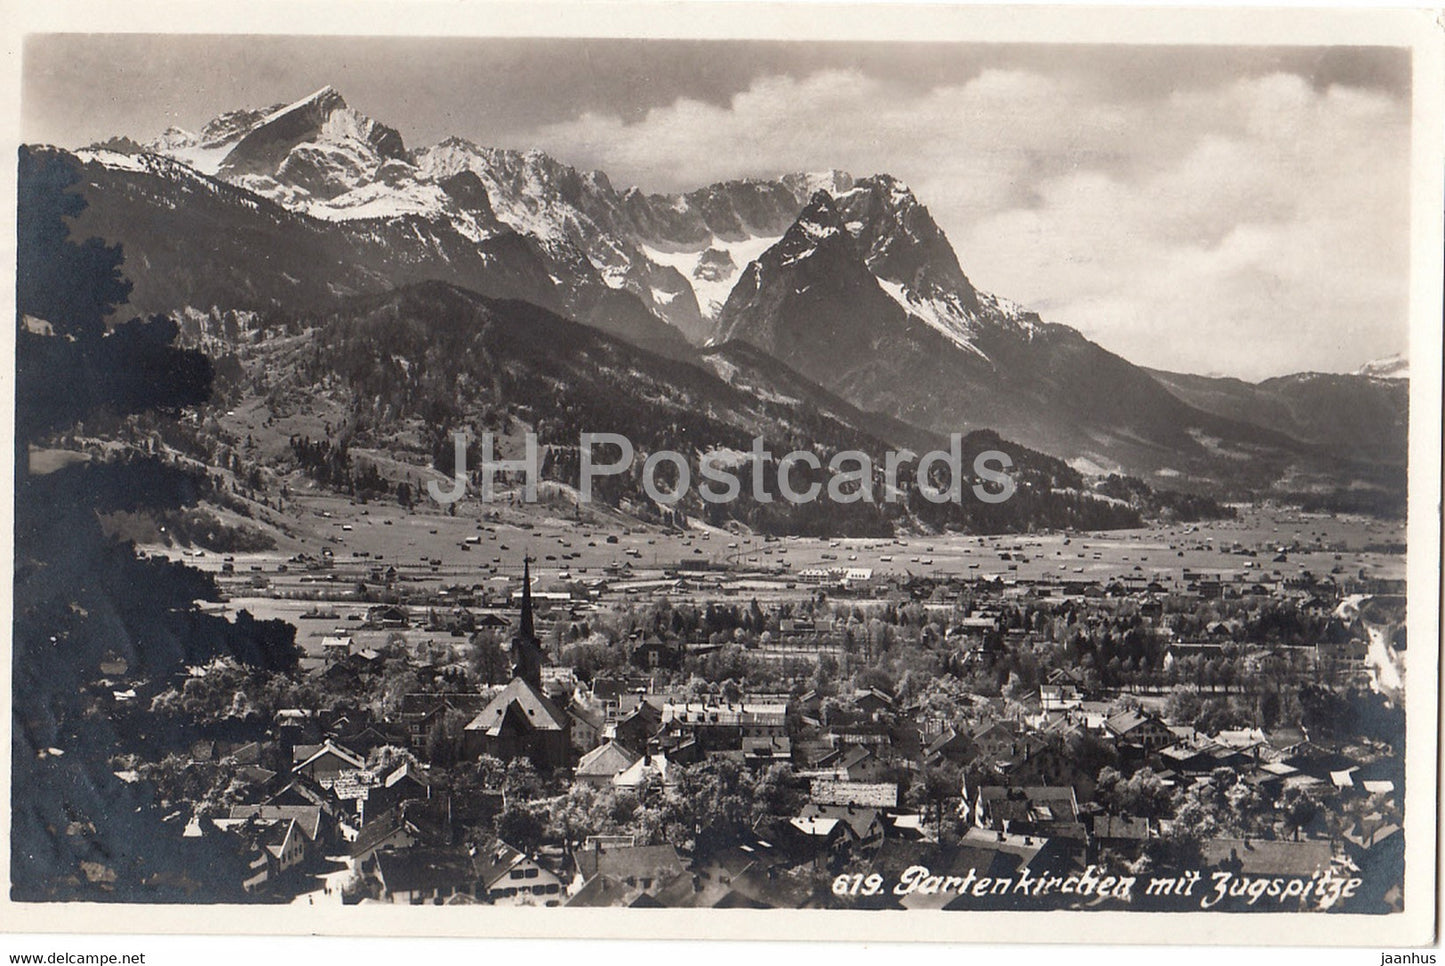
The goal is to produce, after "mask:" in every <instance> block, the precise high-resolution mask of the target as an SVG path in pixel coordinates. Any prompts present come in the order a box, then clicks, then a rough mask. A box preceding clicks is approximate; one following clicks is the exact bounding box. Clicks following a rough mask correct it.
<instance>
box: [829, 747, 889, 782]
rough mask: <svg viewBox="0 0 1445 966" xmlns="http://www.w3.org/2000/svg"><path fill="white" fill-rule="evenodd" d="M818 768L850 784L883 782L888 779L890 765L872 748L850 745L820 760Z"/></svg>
mask: <svg viewBox="0 0 1445 966" xmlns="http://www.w3.org/2000/svg"><path fill="white" fill-rule="evenodd" d="M818 768H819V769H826V770H829V771H832V772H833V773H834V774H835V775H838V776H840V777H846V779H847V780H848V781H850V782H881V781H885V780H886V779H887V778H888V771H889V769H888V763H887V762H885V761H883V760H882V759H881V758H879V757H878V754H877V753H876V752H874V750H873V749H872V748H869V747H865V746H860V745H850V746H845V747H843V748H839V749H838V750H836V751H834V752H833V753H832V754H830V755H825V756H824V757H822V758H820V759H819V760H818Z"/></svg>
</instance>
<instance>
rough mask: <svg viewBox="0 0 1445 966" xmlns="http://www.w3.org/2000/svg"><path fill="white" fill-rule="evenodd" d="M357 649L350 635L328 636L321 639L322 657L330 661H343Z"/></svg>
mask: <svg viewBox="0 0 1445 966" xmlns="http://www.w3.org/2000/svg"><path fill="white" fill-rule="evenodd" d="M355 647H356V642H355V641H353V640H352V639H351V637H350V635H345V636H340V635H333V634H328V635H326V636H325V637H323V638H321V655H322V656H323V657H324V658H326V660H328V661H343V660H345V659H346V658H348V657H350V656H351V652H352V650H353V649H354V648H355Z"/></svg>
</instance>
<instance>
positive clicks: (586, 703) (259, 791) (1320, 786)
mask: <svg viewBox="0 0 1445 966" xmlns="http://www.w3.org/2000/svg"><path fill="white" fill-rule="evenodd" d="M1147 592H1148V591H1147V590H1146V591H1145V593H1147ZM519 604H520V607H521V616H520V621H519V623H518V626H517V628H516V632H515V636H514V637H513V639H512V645H511V655H510V657H511V678H510V680H509V681H508V682H507V683H505V684H503V685H499V686H494V687H489V688H481V689H468V688H461V687H451V686H449V685H450V682H448V681H447V680H446V677H445V675H444V674H443V675H441V676H440V677H438V678H437V682H436V683H437V685H438V686H437V687H436V688H435V689H434V690H428V691H420V692H417V693H408V694H406V695H404V696H403V697H402V699H401V700H400V702H399V703H398V704H397V711H396V712H395V713H394V714H391V715H372V714H369V713H367V712H365V711H364V710H363V711H358V710H347V711H340V710H319V709H312V708H304V707H297V708H287V709H283V710H282V711H280V712H279V713H278V714H277V716H276V719H275V721H274V724H273V727H272V728H271V731H270V736H269V737H268V739H267V740H265V741H260V742H249V743H246V744H241V745H235V746H226V745H225V743H223V742H212V743H209V745H210V746H209V747H208V748H201V749H200V750H199V751H197V753H196V754H197V756H198V757H201V758H206V757H209V758H210V759H212V760H219V759H222V758H224V759H225V760H227V761H228V762H229V763H231V764H233V765H235V766H236V769H237V770H236V772H235V778H234V780H233V783H232V786H231V792H232V793H233V795H234V797H235V798H236V799H238V801H237V802H236V803H234V804H229V805H227V806H226V807H225V808H223V809H221V810H216V809H209V810H206V812H205V814H204V815H201V814H200V811H199V810H198V814H197V815H196V816H195V817H193V818H192V819H191V820H190V821H189V823H188V824H187V825H186V827H185V830H184V832H183V833H182V834H183V835H184V836H185V837H188V838H193V839H200V840H202V841H203V842H204V843H205V847H206V848H212V849H218V850H223V851H227V852H231V853H234V854H236V855H238V856H240V857H241V860H242V865H243V866H244V868H245V870H246V871H245V873H244V877H243V881H242V882H241V883H240V885H241V887H242V888H244V889H245V890H246V891H248V892H251V893H254V894H256V895H258V896H267V897H272V898H276V897H287V896H294V895H297V894H301V893H304V892H306V891H308V890H309V889H312V888H313V887H314V884H315V883H316V882H317V881H319V880H317V879H316V874H317V871H318V870H326V869H329V870H330V872H331V874H330V875H328V876H327V877H326V878H325V880H324V881H325V882H326V883H327V885H326V886H325V887H324V890H325V891H330V890H332V889H333V888H336V889H341V888H343V883H344V890H345V892H346V895H347V898H348V899H356V900H359V901H379V902H393V903H412V904H416V903H491V904H535V905H549V906H557V905H578V906H618V905H629V906H661V907H689V908H698V907H748V908H765V907H771V908H779V907H782V908H803V907H810V906H833V905H837V904H839V901H840V900H839V897H838V896H837V895H835V894H834V892H833V891H832V890H831V889H830V888H829V883H831V882H832V881H834V879H835V878H836V877H837V876H838V875H853V874H862V875H863V876H864V877H865V878H866V877H867V876H870V875H873V874H875V873H876V874H878V875H880V876H883V877H884V878H885V879H887V880H889V881H896V880H897V877H898V876H899V875H900V874H902V872H903V871H904V870H905V869H906V868H909V867H911V866H916V865H923V866H926V867H928V868H929V869H931V870H933V871H935V872H938V873H939V874H957V875H959V876H963V875H966V874H967V873H968V870H974V871H975V873H976V874H978V875H982V874H984V871H983V870H988V875H989V876H991V877H993V878H1000V877H1014V878H1017V877H1019V876H1024V877H1025V878H1027V877H1028V876H1035V877H1037V876H1067V875H1070V874H1080V873H1082V872H1084V871H1085V870H1088V869H1091V868H1104V867H1112V868H1116V869H1123V868H1132V867H1137V866H1138V864H1139V863H1140V861H1141V858H1142V857H1143V856H1144V855H1145V854H1146V852H1147V851H1148V849H1149V847H1150V844H1151V842H1154V841H1157V840H1159V839H1161V838H1162V837H1166V836H1169V835H1170V834H1172V833H1173V832H1174V831H1177V830H1175V829H1172V828H1171V823H1173V822H1174V821H1176V819H1174V818H1173V817H1172V816H1171V815H1168V814H1165V813H1162V812H1160V811H1159V810H1157V809H1151V808H1148V807H1140V808H1136V809H1135V810H1133V811H1132V812H1131V811H1130V810H1128V809H1126V808H1121V807H1120V806H1119V805H1118V802H1117V800H1115V799H1114V798H1112V797H1110V796H1106V795H1102V794H1100V791H1099V788H1098V787H1097V786H1098V783H1099V781H1100V770H1099V767H1098V760H1100V757H1099V756H1100V755H1101V754H1102V755H1103V756H1104V757H1106V758H1107V760H1108V761H1110V762H1113V763H1114V766H1115V767H1116V768H1117V769H1118V772H1119V773H1120V774H1121V775H1131V774H1137V773H1139V772H1140V771H1141V770H1144V769H1147V770H1148V774H1149V775H1151V776H1152V777H1153V780H1156V781H1157V782H1158V784H1159V785H1160V786H1162V787H1163V788H1165V789H1167V790H1169V791H1170V793H1174V792H1177V791H1178V790H1181V789H1189V788H1191V787H1192V786H1196V785H1202V784H1207V783H1211V782H1216V783H1217V782H1219V781H1220V776H1221V774H1222V773H1223V774H1226V775H1227V776H1228V784H1229V787H1231V788H1237V789H1242V790H1243V791H1236V792H1232V793H1231V794H1243V792H1244V791H1247V792H1248V793H1251V794H1253V795H1255V796H1257V798H1258V800H1260V801H1263V802H1266V803H1279V802H1282V801H1285V800H1286V799H1287V798H1288V797H1289V796H1290V794H1295V795H1296V796H1297V795H1298V794H1300V793H1304V794H1308V795H1310V796H1312V797H1313V798H1314V799H1315V800H1319V801H1325V800H1328V801H1331V802H1335V803H1341V802H1344V803H1348V802H1351V801H1353V802H1356V803H1357V804H1359V805H1361V806H1365V805H1368V808H1364V807H1361V808H1356V809H1354V810H1353V811H1351V812H1350V813H1349V814H1350V815H1351V816H1352V818H1351V820H1350V821H1349V822H1348V823H1346V824H1345V825H1344V826H1342V827H1332V826H1329V825H1328V823H1326V821H1325V812H1324V810H1320V811H1318V812H1316V813H1314V814H1312V815H1307V816H1305V818H1304V819H1303V820H1302V821H1301V822H1300V823H1299V824H1298V825H1297V826H1296V827H1294V828H1292V829H1289V830H1287V831H1286V830H1285V829H1283V827H1279V828H1274V829H1268V830H1264V831H1263V832H1262V833H1261V834H1259V835H1257V836H1255V837H1252V838H1251V837H1243V836H1239V835H1234V836H1230V835H1223V834H1220V835H1213V836H1209V837H1206V838H1205V839H1204V841H1202V842H1201V843H1199V860H1198V861H1199V863H1201V868H1203V869H1205V870H1207V869H1210V868H1219V869H1229V870H1235V871H1239V872H1241V873H1242V874H1245V875H1250V876H1263V877H1274V876H1297V877H1305V878H1308V877H1311V876H1321V875H1327V874H1330V875H1346V874H1348V875H1363V876H1367V877H1368V875H1369V873H1370V872H1371V870H1389V869H1390V868H1393V866H1394V865H1395V864H1397V863H1398V862H1399V861H1400V855H1401V854H1402V849H1403V846H1402V842H1403V836H1402V832H1401V828H1400V819H1399V808H1398V804H1399V802H1400V800H1401V797H1400V794H1401V792H1402V787H1401V786H1402V781H1403V778H1402V773H1403V768H1402V766H1401V764H1400V762H1399V761H1398V759H1397V758H1395V757H1392V756H1390V755H1388V754H1383V753H1382V754H1369V753H1360V752H1358V751H1356V752H1354V753H1349V752H1346V751H1344V750H1342V749H1341V748H1340V747H1338V746H1322V745H1319V744H1316V743H1315V742H1312V741H1311V740H1310V739H1309V737H1308V736H1307V735H1305V734H1303V733H1302V732H1300V731H1299V729H1297V728H1280V729H1272V730H1266V729H1263V728H1236V729H1220V730H1217V731H1214V732H1212V733H1202V732H1200V731H1196V730H1195V729H1194V728H1193V727H1191V726H1188V725H1186V724H1181V723H1178V722H1171V721H1169V720H1167V719H1166V718H1165V717H1164V716H1163V714H1161V713H1160V712H1159V711H1157V710H1149V709H1148V707H1146V706H1144V705H1142V704H1141V703H1140V702H1139V701H1137V700H1135V699H1133V697H1132V696H1131V695H1129V694H1127V693H1125V694H1121V693H1119V692H1117V691H1105V690H1103V689H1101V688H1099V687H1097V686H1096V685H1091V684H1090V682H1089V681H1088V680H1087V679H1086V677H1085V676H1084V675H1082V674H1080V673H1077V672H1076V671H1074V670H1070V669H1064V668H1054V669H1052V670H1051V671H1050V672H1049V673H1048V674H1047V676H1046V677H1045V678H1044V679H1043V680H1041V681H1040V683H1039V685H1038V687H1037V691H1036V694H1035V696H1034V697H1035V700H1033V701H1030V702H1027V703H1023V702H1011V703H1007V704H1005V703H1002V702H996V703H994V704H992V705H988V704H987V703H986V702H980V704H979V707H977V708H974V709H970V711H969V712H968V713H966V714H961V715H960V714H953V715H949V714H940V713H938V712H937V711H936V710H934V709H931V708H930V707H928V706H927V705H926V703H925V702H923V701H921V700H917V699H915V700H913V701H911V702H910V701H904V700H900V699H899V698H898V697H896V696H895V695H894V694H892V693H890V692H889V691H888V690H885V689H882V688H878V687H870V688H857V689H855V690H853V691H851V692H845V693H842V694H830V695H827V696H824V695H823V694H821V693H819V692H818V691H816V690H801V691H799V690H797V689H795V690H793V691H789V692H787V693H771V694H770V693H737V694H729V695H723V694H702V695H698V694H695V693H687V692H685V691H683V690H680V689H676V688H668V687H660V688H659V687H654V679H655V678H654V676H653V675H650V674H649V673H648V671H649V670H651V669H656V668H657V667H659V666H670V665H672V664H674V663H675V661H676V659H677V658H678V655H679V654H680V653H682V652H683V651H685V649H686V648H685V645H683V644H681V643H679V642H674V641H666V640H663V639H662V638H660V637H657V636H643V637H641V638H639V639H638V640H636V641H635V642H633V645H632V646H633V649H634V651H635V652H636V653H635V660H634V661H633V671H632V672H631V673H628V672H616V673H608V674H597V675H595V676H593V677H592V679H591V680H590V681H588V682H586V683H585V684H584V683H581V682H579V681H578V680H577V678H576V677H575V676H574V675H572V674H571V673H570V672H569V671H568V670H567V669H563V668H557V667H549V666H547V664H548V662H547V658H546V656H545V655H544V653H543V650H542V647H541V645H540V643H539V639H538V636H537V632H536V627H535V625H534V616H533V603H532V598H531V593H530V580H524V583H523V590H522V593H521V594H520V600H519ZM999 606H1002V603H1001V602H1000V603H999V604H998V605H995V607H996V608H997V607H999ZM999 614H1000V611H999V610H997V609H994V610H990V609H989V608H987V607H985V608H982V609H979V610H977V611H975V612H974V613H973V614H972V615H970V616H968V617H963V618H959V619H957V620H956V621H955V622H954V626H953V627H952V629H951V632H950V638H951V639H953V640H955V641H956V642H958V644H959V647H960V648H961V649H962V650H963V652H964V653H965V654H978V653H981V652H982V651H983V650H986V649H987V647H989V646H998V644H997V641H998V640H999V635H998V634H997V631H998V629H999V627H1000V620H999ZM373 616H374V617H375V618H376V619H378V620H385V619H387V618H388V617H396V616H397V615H395V614H387V613H383V612H381V610H378V612H377V613H376V614H375V615H373ZM800 630H801V632H804V633H806V632H808V631H810V630H812V625H811V624H808V625H805V626H803V627H801V628H800ZM989 642H993V643H992V644H990V643H989ZM325 646H326V647H328V648H333V647H334V648H335V649H336V650H337V651H338V652H343V651H344V652H345V654H344V656H342V655H341V654H340V653H338V655H337V656H336V657H335V659H333V660H329V661H328V662H327V663H326V670H325V671H323V674H324V673H334V672H333V671H332V670H331V669H334V668H337V667H346V668H348V669H350V670H349V672H348V673H356V674H362V673H364V672H365V670H366V666H367V665H369V664H373V663H376V662H383V663H384V658H382V657H381V656H380V655H377V654H368V653H366V652H365V651H359V652H358V651H356V650H355V649H354V648H353V647H348V646H347V644H346V642H345V640H344V639H341V640H336V641H332V640H331V639H330V638H328V639H327V641H326V643H325ZM1186 646H1187V645H1186ZM1000 708H1002V710H1000ZM448 722H450V723H452V724H451V725H450V727H452V728H454V729H455V728H456V726H457V725H459V726H460V727H459V729H457V730H459V733H458V734H450V735H445V736H444V737H445V738H446V739H447V741H448V742H449V745H448V747H449V748H450V749H451V750H450V752H449V754H450V755H452V756H453V758H454V759H455V760H454V761H452V762H449V765H454V764H455V763H456V762H461V763H466V762H470V761H476V760H478V759H481V758H483V756H488V757H490V758H492V759H497V760H500V761H501V762H503V763H507V762H512V761H517V760H520V759H525V760H526V761H527V762H529V763H530V765H531V766H532V767H533V768H534V769H535V770H536V771H537V772H538V773H540V774H542V775H543V776H546V777H547V778H548V779H549V780H550V781H554V782H557V781H560V782H562V783H565V784H566V785H569V786H581V785H585V786H589V787H591V788H592V789H595V790H597V791H598V792H611V793H619V794H620V793H629V794H632V795H634V796H648V797H649V801H651V802H654V803H656V802H658V801H665V800H666V798H667V797H668V796H672V795H678V794H683V792H681V791H680V790H679V789H680V788H681V787H682V786H683V785H684V776H685V775H686V774H687V772H688V770H689V769H693V768H696V767H697V766H699V765H703V764H705V763H708V762H713V761H726V762H729V763H730V764H731V765H734V766H736V767H737V768H739V769H742V770H745V771H746V772H747V773H749V774H751V775H753V776H755V777H759V776H763V775H766V774H769V773H770V771H771V770H772V769H773V768H774V766H779V765H785V766H787V772H788V775H789V780H790V781H792V782H793V783H794V784H795V786H796V787H797V788H798V789H799V790H800V794H799V795H798V796H797V798H796V800H795V801H793V802H792V803H791V804H790V805H789V807H788V808H787V809H786V810H783V811H777V812H768V813H767V814H762V815H760V816H759V817H757V818H756V819H755V820H754V821H752V822H751V823H750V825H749V827H748V828H747V830H746V831H745V832H742V833H740V834H738V835H735V836H734V840H733V841H730V842H727V843H723V844H722V845H720V846H714V847H713V848H710V849H709V850H708V852H707V854H706V855H703V854H689V853H688V852H687V851H684V850H682V849H680V847H679V845H674V844H659V842H658V841H657V836H651V837H646V836H642V835H639V834H614V835H602V834H586V835H578V836H577V837H575V838H573V837H571V836H570V831H571V830H562V834H561V839H562V841H561V843H560V844H558V843H557V842H556V841H555V839H554V840H553V841H552V844H549V845H540V844H533V845H531V846H529V845H528V843H524V842H509V841H507V840H506V837H505V834H499V836H498V837H497V838H496V839H495V840H493V841H492V842H491V843H489V844H487V845H485V846H479V845H478V844H477V843H476V840H475V839H474V838H473V839H471V840H469V839H468V836H467V835H466V834H465V832H466V830H467V829H469V828H474V827H475V826H476V825H477V824H485V821H486V819H487V817H488V816H495V815H496V814H497V813H498V811H499V810H500V809H502V808H505V807H506V805H507V802H506V801H505V798H506V792H505V790H504V789H501V788H499V787H496V786H494V785H493V786H488V785H483V786H482V787H479V788H477V789H474V790H473V791H471V792H469V793H465V794H463V793H459V792H457V791H456V790H455V788H454V787H453V785H452V784H450V783H447V782H441V781H438V780H437V778H436V777H435V774H436V771H437V769H438V767H439V766H438V764H437V762H436V761H434V760H432V759H433V757H434V755H436V754H437V751H436V746H437V742H438V740H439V739H438V735H439V734H441V733H442V732H444V731H445V730H446V729H447V728H448V727H449V725H448ZM1080 747H1087V748H1092V749H1094V754H1092V755H1081V754H1080V753H1079V750H1078V749H1079V748H1080ZM1100 749H1102V751H1100ZM931 775H932V776H943V777H942V780H944V781H947V782H952V783H953V784H951V785H948V786H947V787H944V788H942V789H938V788H934V787H931V786H930V783H929V776H931ZM935 784H936V783H935ZM554 787H555V786H554ZM1291 790H1295V791H1294V792H1293V793H1291ZM584 831H585V830H584ZM338 863H341V864H342V865H341V866H340V867H339V868H340V869H341V870H342V871H341V873H338V865H337V864H338ZM1376 878H1377V879H1379V880H1380V881H1386V882H1388V881H1390V879H1391V876H1390V875H1389V874H1388V873H1387V872H1386V873H1382V874H1381V875H1380V876H1377V877H1376ZM1374 899H1375V900H1378V901H1383V902H1386V903H1388V902H1389V901H1391V900H1390V897H1388V896H1385V895H1380V896H1375V897H1374ZM848 902H849V904H851V905H867V904H874V905H880V904H881V905H893V906H904V907H911V906H916V905H921V906H929V905H932V906H935V907H943V908H977V907H978V906H977V902H976V897H960V896H957V895H954V896H952V897H949V896H938V895H923V894H910V895H907V896H903V897H898V896H892V897H891V898H890V897H889V896H871V897H866V900H865V899H864V898H858V897H853V898H850V899H849V900H848ZM1014 907H1017V906H1016V905H1009V904H1008V903H1006V902H1005V903H1002V904H1001V905H999V908H1014Z"/></svg>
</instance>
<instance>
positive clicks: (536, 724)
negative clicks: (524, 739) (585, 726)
mask: <svg viewBox="0 0 1445 966" xmlns="http://www.w3.org/2000/svg"><path fill="white" fill-rule="evenodd" d="M513 709H515V710H513ZM509 711H512V714H513V717H514V720H523V721H526V722H527V724H528V725H529V726H531V728H533V729H534V730H538V731H562V730H563V729H565V728H566V727H567V725H568V721H567V715H566V712H564V711H561V710H560V709H558V707H557V706H556V705H555V704H553V703H552V702H551V701H550V700H548V699H547V696H546V695H544V694H543V693H542V692H541V691H540V690H539V689H537V688H536V687H534V686H533V685H532V684H531V683H530V682H529V681H527V680H525V679H523V678H513V679H512V681H511V683H510V684H508V685H507V686H506V687H505V688H503V689H502V690H501V691H500V692H498V693H497V696H496V697H494V698H492V700H491V701H490V702H489V703H488V704H487V706H486V707H485V708H483V709H482V712H481V713H480V714H478V715H477V716H476V717H475V718H473V719H472V720H471V722H470V723H469V724H468V725H467V727H466V730H467V731H485V732H486V733H487V734H489V735H493V736H495V735H499V734H501V733H502V731H503V725H504V723H505V722H506V720H507V718H508V712H509Z"/></svg>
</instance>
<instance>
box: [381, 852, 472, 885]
mask: <svg viewBox="0 0 1445 966" xmlns="http://www.w3.org/2000/svg"><path fill="white" fill-rule="evenodd" d="M376 874H377V876H378V877H380V879H381V881H382V883H383V884H384V885H385V886H386V889H387V891H388V892H419V891H420V892H430V891H435V890H437V889H447V888H451V889H459V888H465V887H466V886H467V885H468V883H470V881H471V878H472V859H471V856H469V855H467V853H465V852H463V851H461V850H460V849H432V848H415V849H402V850H399V851H397V850H392V849H384V850H382V851H380V852H378V853H376Z"/></svg>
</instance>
